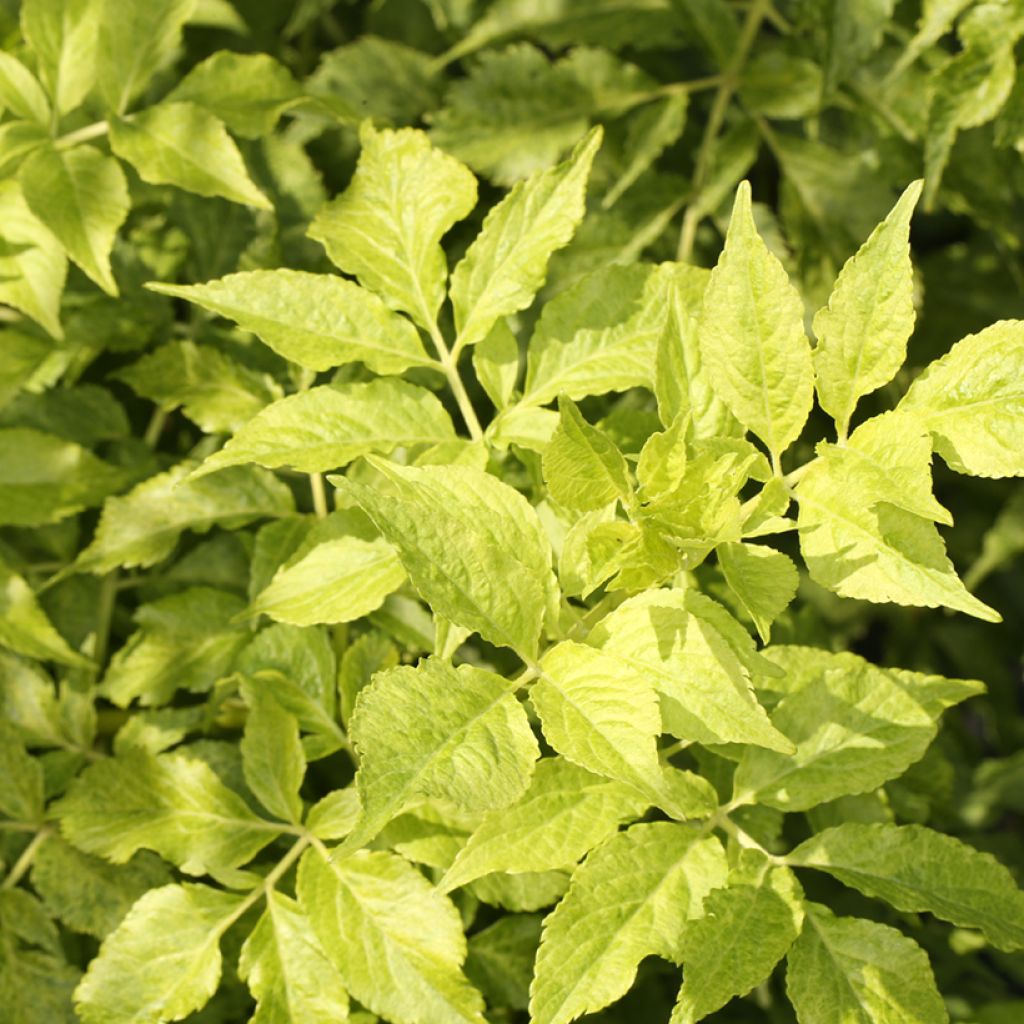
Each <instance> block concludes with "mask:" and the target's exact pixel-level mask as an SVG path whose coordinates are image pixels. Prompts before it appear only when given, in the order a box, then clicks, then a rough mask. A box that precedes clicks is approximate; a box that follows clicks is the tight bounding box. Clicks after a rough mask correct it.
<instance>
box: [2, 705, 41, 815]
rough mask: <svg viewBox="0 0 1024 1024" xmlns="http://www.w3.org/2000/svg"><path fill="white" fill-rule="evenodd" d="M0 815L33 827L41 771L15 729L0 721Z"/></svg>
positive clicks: (39, 803)
mask: <svg viewBox="0 0 1024 1024" xmlns="http://www.w3.org/2000/svg"><path fill="white" fill-rule="evenodd" d="M0 775H2V776H3V779H4V784H3V786H2V787H0V812H2V813H3V814H6V815H7V817H9V818H13V819H14V820H15V821H21V822H25V823H27V824H35V823H37V822H41V821H42V817H43V803H44V798H43V769H42V765H41V764H40V762H39V761H37V760H36V759H35V758H33V757H31V756H30V755H29V754H28V752H27V751H26V750H25V744H24V743H22V741H21V737H20V736H19V735H18V731H17V729H15V728H14V726H13V725H11V724H10V723H9V722H7V721H6V720H4V719H0Z"/></svg>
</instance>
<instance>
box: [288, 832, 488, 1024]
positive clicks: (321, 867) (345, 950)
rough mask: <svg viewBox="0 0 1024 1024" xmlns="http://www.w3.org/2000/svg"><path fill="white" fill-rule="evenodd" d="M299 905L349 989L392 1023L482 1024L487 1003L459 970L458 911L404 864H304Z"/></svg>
mask: <svg viewBox="0 0 1024 1024" xmlns="http://www.w3.org/2000/svg"><path fill="white" fill-rule="evenodd" d="M298 892H299V902H300V903H301V904H302V907H303V909H304V910H305V912H306V915H307V917H308V918H309V921H310V924H312V926H313V932H314V934H315V935H316V937H317V938H318V939H319V940H320V944H321V946H322V947H323V949H324V950H325V952H326V953H327V955H328V956H329V957H330V959H331V960H332V961H333V963H334V965H335V966H336V967H337V969H338V971H339V973H340V974H341V976H342V978H343V979H344V982H345V987H346V988H347V989H348V990H349V992H351V993H352V995H353V996H355V998H356V999H358V1000H359V1002H360V1003H362V1004H363V1005H364V1006H366V1007H368V1008H369V1009H370V1010H372V1011H373V1012H374V1013H378V1014H381V1015H382V1016H384V1017H385V1018H387V1019H388V1020H391V1021H394V1022H395V1024H418V1022H421V1021H427V1020H429V1021H431V1022H434V1021H437V1024H484V1018H483V999H482V998H481V996H480V993H479V992H477V991H476V990H475V989H474V988H473V987H472V986H471V985H470V984H469V983H468V982H467V981H466V979H465V977H464V976H463V974H462V972H461V970H460V969H459V968H460V966H461V965H462V962H463V961H464V960H465V958H466V939H465V936H464V935H463V932H462V922H461V919H460V917H459V912H458V911H457V910H456V909H455V906H454V905H453V904H452V903H451V902H450V901H449V900H448V898H447V897H445V896H443V895H442V894H441V893H439V892H438V891H437V890H436V889H435V888H434V887H433V886H432V885H431V884H430V883H429V882H428V881H427V880H426V879H425V878H424V877H423V875H421V874H420V873H419V871H417V870H416V869H415V868H413V867H412V866H411V865H410V864H408V863H407V862H406V861H404V860H402V859H401V858H400V857H396V856H395V855H394V854H391V853H383V852H373V853H371V852H369V851H365V850H363V851H359V852H358V853H355V854H353V855H352V856H351V857H344V858H336V859H332V860H325V859H324V858H323V857H322V856H321V855H320V854H319V853H318V852H317V851H315V850H311V851H309V852H308V853H307V854H306V855H305V856H304V857H303V859H302V861H301V862H300V864H299V881H298Z"/></svg>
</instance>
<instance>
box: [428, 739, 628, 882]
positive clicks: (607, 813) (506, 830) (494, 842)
mask: <svg viewBox="0 0 1024 1024" xmlns="http://www.w3.org/2000/svg"><path fill="white" fill-rule="evenodd" d="M646 806H647V801H646V800H645V799H644V798H643V797H642V796H640V794H639V793H638V792H637V791H636V790H635V789H634V788H633V787H632V786H626V785H624V784H623V783H621V782H612V781H609V780H608V779H605V778H601V777H600V776H598V775H592V774H591V773H590V772H588V771H586V770H585V769H583V768H579V767H577V766H576V765H574V764H572V763H571V762H569V761H566V760H563V759H562V758H560V757H546V758H543V759H542V760H541V761H539V762H538V763H537V770H536V771H535V772H534V776H533V781H532V782H531V784H530V788H529V789H528V790H527V791H526V792H525V793H524V794H523V795H522V796H521V797H520V798H519V800H518V801H517V802H516V803H514V804H513V805H512V806H510V807H504V808H496V809H493V810H489V811H488V813H487V814H486V816H485V817H484V819H483V820H482V821H481V822H480V825H479V826H478V827H477V829H476V830H475V831H474V832H473V834H472V835H471V836H470V837H469V841H468V842H467V843H466V845H465V846H464V847H463V848H462V850H461V851H460V852H459V855H458V856H457V857H456V858H455V862H454V863H453V864H452V866H451V867H450V868H449V869H448V872H447V874H446V875H445V876H444V878H443V879H442V880H441V882H440V883H439V884H440V888H441V889H442V890H444V891H445V892H448V891H449V890H451V889H455V888H457V887H458V886H460V885H465V884H466V883H467V882H471V881H473V880H474V879H476V878H480V877H482V876H483V875H487V874H490V873H492V872H496V871H508V872H513V873H516V874H519V873H522V872H528V871H550V870H552V869H555V868H564V867H570V866H572V865H573V864H575V863H576V862H577V861H578V860H579V859H580V858H581V857H582V856H583V855H584V854H585V853H587V852H588V851H589V850H591V849H593V848H594V847H595V846H597V845H598V844H599V843H600V842H601V841H602V840H604V839H607V838H608V837H609V836H610V835H612V834H613V833H614V832H615V831H616V830H617V829H618V827H619V825H621V824H622V823H623V822H625V821H628V820H629V819H630V818H637V817H639V816H640V815H641V814H643V812H644V810H645V808H646Z"/></svg>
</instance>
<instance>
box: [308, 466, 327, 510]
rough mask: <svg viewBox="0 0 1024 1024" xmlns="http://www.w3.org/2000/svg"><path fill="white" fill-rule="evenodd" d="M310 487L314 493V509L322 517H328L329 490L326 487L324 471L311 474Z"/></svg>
mask: <svg viewBox="0 0 1024 1024" xmlns="http://www.w3.org/2000/svg"><path fill="white" fill-rule="evenodd" d="M309 489H310V491H311V492H312V495H313V511H314V512H315V513H316V514H317V516H319V518H321V519H326V518H327V513H328V508H327V492H326V490H325V489H324V475H323V473H310V474H309Z"/></svg>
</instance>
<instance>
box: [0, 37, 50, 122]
mask: <svg viewBox="0 0 1024 1024" xmlns="http://www.w3.org/2000/svg"><path fill="white" fill-rule="evenodd" d="M0 108H6V109H7V110H9V111H10V112H11V113H12V114H14V115H15V116H16V117H23V118H26V119H27V120H31V121H35V122H37V123H38V124H41V125H47V126H48V125H49V124H50V104H49V103H48V102H47V99H46V93H44V92H43V88H42V86H41V85H40V84H39V81H38V79H37V78H36V76H35V75H33V74H32V72H31V71H29V69H28V68H27V67H25V65H24V64H22V63H21V61H20V60H18V58H17V57H15V56H13V55H12V54H10V53H7V52H0Z"/></svg>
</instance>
